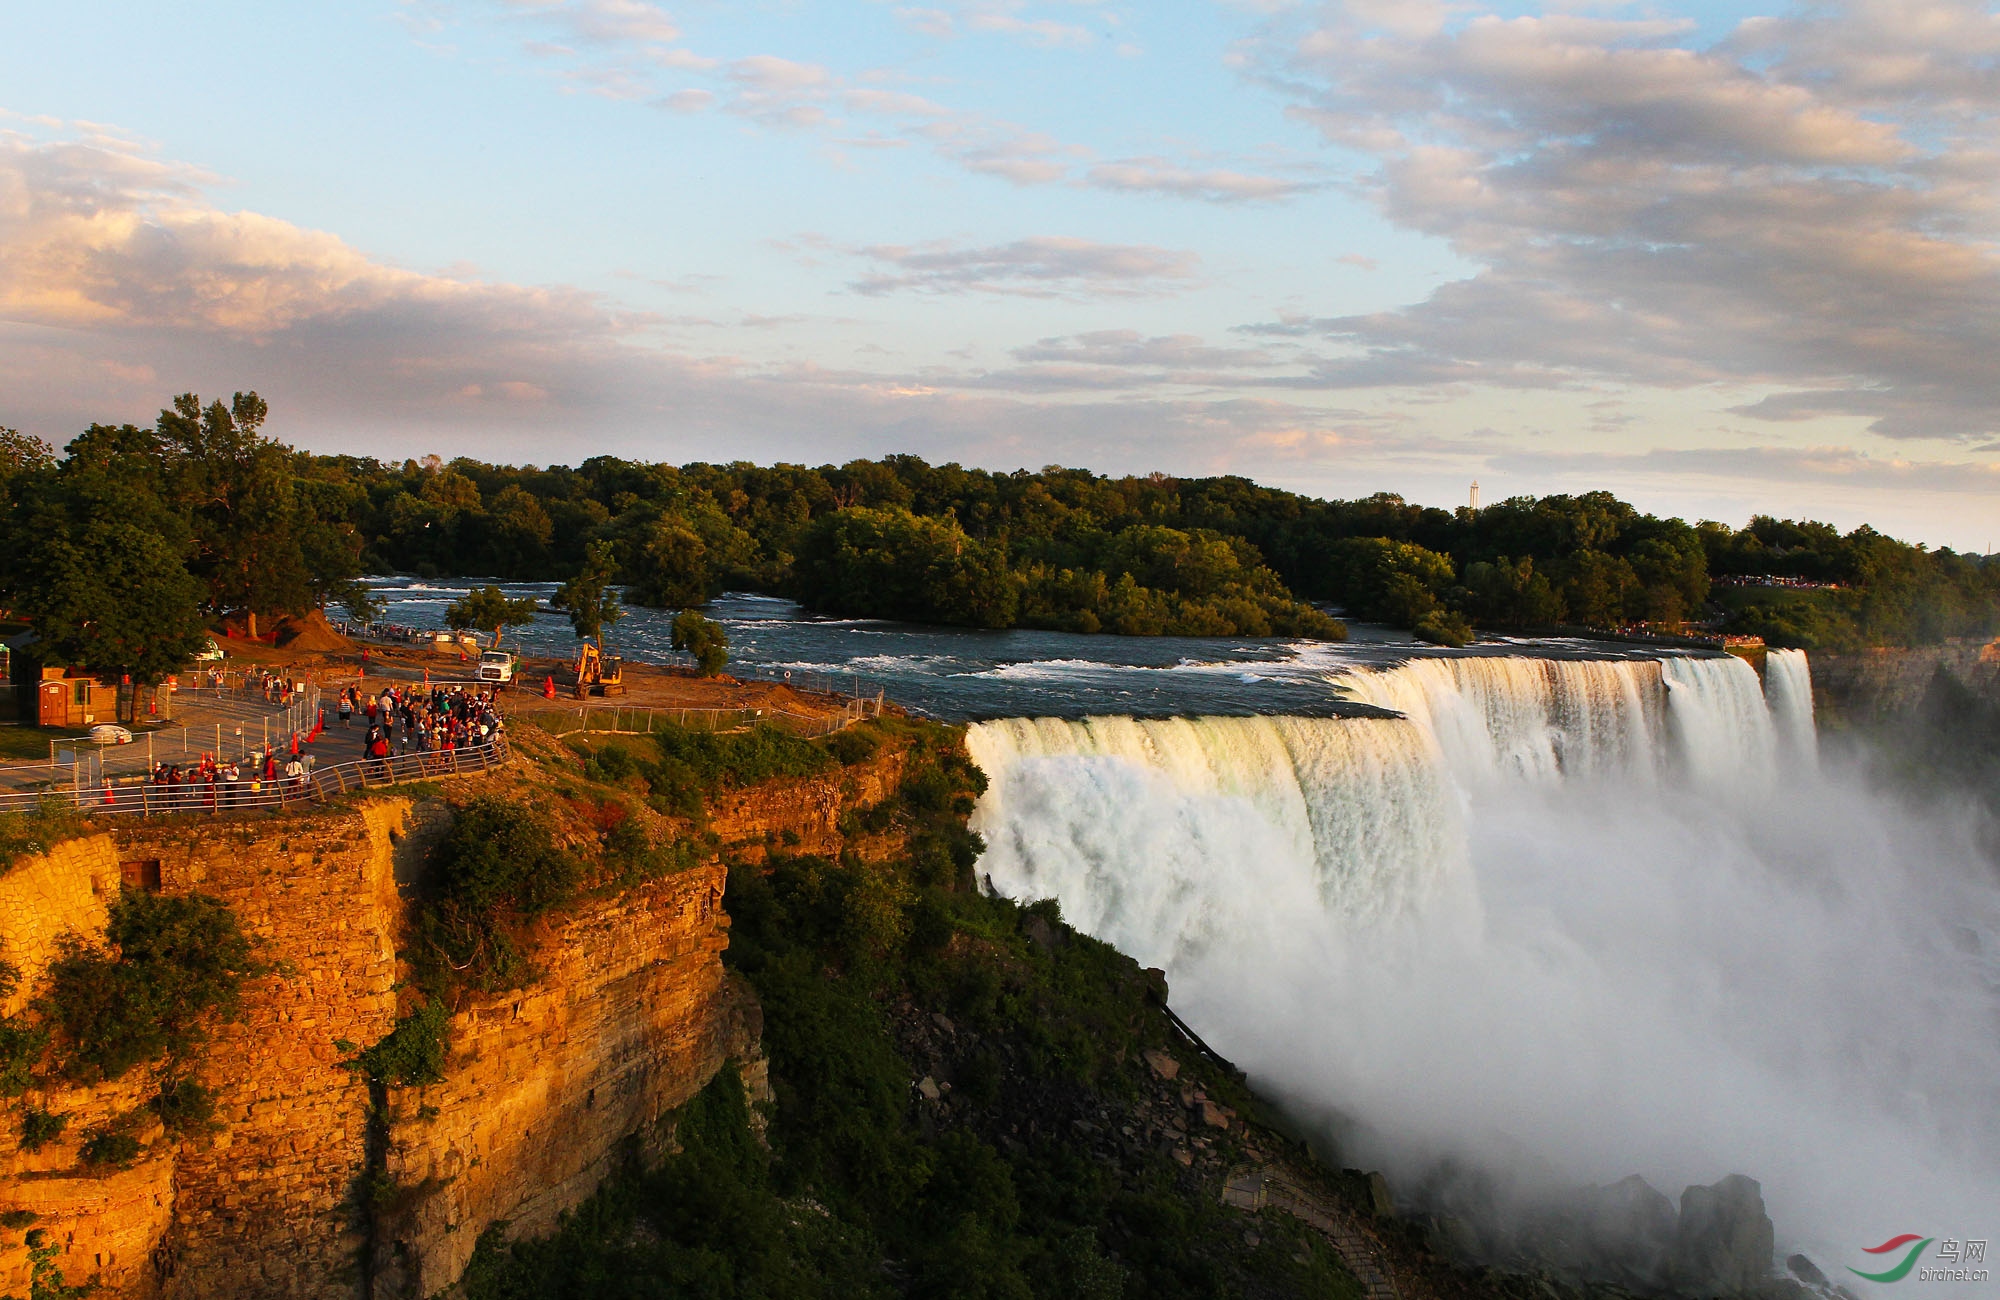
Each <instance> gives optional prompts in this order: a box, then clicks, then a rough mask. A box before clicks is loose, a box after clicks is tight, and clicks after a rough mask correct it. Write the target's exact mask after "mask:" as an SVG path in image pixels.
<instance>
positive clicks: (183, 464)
mask: <svg viewBox="0 0 2000 1300" xmlns="http://www.w3.org/2000/svg"><path fill="white" fill-rule="evenodd" d="M268 414H269V408H268V407H267V406H266V405H265V403H264V400H263V399H262V398H260V397H258V396H257V394H256V393H254V392H252V393H237V394H236V395H235V397H234V398H233V399H232V400H231V402H230V404H229V405H228V406H224V405H223V404H222V403H221V402H219V401H218V402H211V403H210V404H209V405H207V406H203V405H202V404H201V399H200V398H199V397H197V396H195V395H194V394H193V393H183V394H181V395H180V396H179V397H176V398H175V399H174V401H173V405H172V406H171V407H170V408H169V409H167V410H164V411H161V412H160V419H159V423H158V426H157V428H158V430H159V439H160V446H161V450H162V452H163V453H164V455H165V459H166V480H165V488H166V492H167V495H168V499H169V501H170V502H171V503H172V504H173V505H174V506H175V507H176V508H177V509H178V510H180V511H181V512H182V514H183V515H184V516H185V517H186V518H187V521H188V526H189V533H190V546H189V554H188V569H189V571H190V572H191V573H193V574H194V576H195V577H196V578H197V579H199V580H200V581H201V583H202V584H203V586H204V587H205V588H206V589H207V593H208V605H209V608H210V609H212V610H215V611H217V612H220V611H223V610H229V609H241V610H244V611H246V612H247V613H248V614H249V615H250V617H251V619H252V620H254V619H255V618H256V616H257V615H258V614H260V613H262V614H284V613H302V612H304V611H305V610H306V609H309V608H311V607H312V606H313V604H314V603H315V602H314V599H313V597H314V592H313V582H312V576H311V573H310V570H309V569H308V568H307V565H306V558H305V552H304V549H303V547H302V545H301V541H302V532H303V530H302V529H301V527H300V523H301V521H300V519H299V511H298V509H297V505H298V501H297V490H296V485H295V483H294V473H293V466H292V451H291V449H290V448H289V447H286V446H285V445H284V444H283V443H280V442H277V441H275V440H274V439H271V438H266V437H264V436H263V435H262V434H261V433H260V432H259V430H260V429H261V428H262V426H263V423H264V419H265V417H266V415H268ZM252 630H253V633H254V630H255V629H254V622H253V627H252Z"/></svg>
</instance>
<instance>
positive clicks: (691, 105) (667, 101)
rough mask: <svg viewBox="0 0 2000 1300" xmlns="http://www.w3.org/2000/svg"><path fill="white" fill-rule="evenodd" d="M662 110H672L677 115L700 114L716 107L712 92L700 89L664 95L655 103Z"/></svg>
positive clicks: (677, 91)
mask: <svg viewBox="0 0 2000 1300" xmlns="http://www.w3.org/2000/svg"><path fill="white" fill-rule="evenodd" d="M654 102H655V103H657V104H658V105H659V106H660V107H661V108H666V109H672V110H673V111H674V112H676V113H699V112H702V111H704V110H706V109H709V108H713V107H714V106H715V95H714V93H713V92H712V91H707V90H702V89H699V88H690V89H688V90H676V91H675V92H673V93H672V94H671V95H662V96H661V97H660V98H659V99H658V100H655V101H654Z"/></svg>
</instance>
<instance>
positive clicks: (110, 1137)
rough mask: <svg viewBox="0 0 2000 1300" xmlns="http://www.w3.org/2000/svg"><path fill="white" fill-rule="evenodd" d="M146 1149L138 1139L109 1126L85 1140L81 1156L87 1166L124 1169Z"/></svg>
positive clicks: (96, 1131)
mask: <svg viewBox="0 0 2000 1300" xmlns="http://www.w3.org/2000/svg"><path fill="white" fill-rule="evenodd" d="M145 1149H146V1147H145V1144H143V1143H142V1142H140V1141H139V1139H138V1138H135V1137H133V1136H132V1135H131V1134H130V1133H127V1132H125V1131H123V1130H122V1129H119V1128H115V1127H111V1126H108V1125H107V1126H106V1127H104V1128H100V1129H97V1130H95V1131H94V1132H92V1133H91V1135H90V1136H89V1137H87V1138H85V1139H84V1140H83V1150H82V1151H81V1152H80V1153H79V1154H80V1155H81V1156H82V1159H83V1163H85V1164H86V1165H115V1166H117V1167H118V1168H120V1169H123V1168H125V1167H126V1166H127V1165H130V1164H131V1163H132V1162H133V1161H134V1160H137V1159H138V1158H139V1155H140V1153H141V1152H143V1151H145Z"/></svg>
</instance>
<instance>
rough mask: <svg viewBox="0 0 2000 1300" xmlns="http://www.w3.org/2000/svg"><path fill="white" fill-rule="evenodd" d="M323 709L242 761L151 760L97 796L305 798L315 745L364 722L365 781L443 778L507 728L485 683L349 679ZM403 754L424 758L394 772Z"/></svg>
mask: <svg viewBox="0 0 2000 1300" xmlns="http://www.w3.org/2000/svg"><path fill="white" fill-rule="evenodd" d="M298 685H300V684H294V683H292V682H290V681H288V680H285V679H282V678H267V680H266V681H265V683H264V689H265V690H267V691H269V692H272V693H273V694H272V698H273V699H277V700H282V699H286V698H289V697H290V696H291V695H292V694H293V692H294V691H295V690H296V689H298ZM331 712H332V713H333V715H334V716H333V717H331V718H330V717H329V716H328V713H329V710H328V708H327V706H326V705H324V704H322V705H321V706H320V708H319V711H318V715H317V717H316V718H315V719H314V720H313V725H312V727H311V729H310V730H307V731H303V732H293V733H292V735H291V736H290V737H289V738H288V739H287V740H286V741H284V742H283V743H282V744H278V743H272V744H267V745H265V746H264V748H263V750H262V752H252V753H250V754H246V755H244V756H242V757H240V758H228V757H225V756H223V755H221V754H211V753H204V754H202V755H201V756H200V757H199V758H198V759H196V760H195V761H192V762H187V763H160V764H157V765H155V766H154V768H153V769H152V771H151V772H150V773H148V774H147V776H146V777H145V778H144V780H142V781H131V780H126V781H120V782H115V783H113V782H107V783H106V784H105V786H104V787H103V795H102V799H103V802H104V804H105V806H106V809H107V810H111V809H123V808H128V807H134V806H136V807H137V809H138V810H142V811H145V812H149V813H173V812H212V811H215V810H217V809H229V808H252V807H267V806H269V805H271V804H273V803H281V802H288V801H290V800H293V799H300V798H304V797H305V796H306V795H308V794H310V793H311V792H312V785H313V774H314V770H315V769H316V768H317V767H318V766H319V758H318V756H317V755H315V753H314V752H313V746H314V745H315V744H316V743H318V742H320V741H322V740H323V739H324V738H325V733H326V731H327V730H328V727H329V724H331V723H335V722H337V724H338V726H339V728H340V729H341V730H342V731H343V732H344V733H346V734H350V735H351V734H353V730H354V728H355V727H356V726H361V727H364V728H365V731H363V733H362V737H361V759H362V761H363V764H364V769H363V770H364V773H365V774H366V777H367V779H368V780H369V781H382V780H388V779H390V778H391V777H392V776H404V775H417V774H419V773H421V774H424V775H446V774H449V773H452V772H455V771H457V770H458V759H459V754H460V752H461V751H464V750H477V749H481V748H483V747H484V746H487V745H490V744H492V743H493V742H494V740H495V739H496V738H497V737H498V736H499V735H500V733H501V732H502V731H503V730H504V729H505V727H506V722H505V720H504V719H503V718H502V716H501V713H500V708H499V704H498V701H497V699H496V698H495V692H494V691H493V690H492V689H491V688H487V687H473V688H467V687H466V686H463V685H450V686H444V685H439V686H430V685H424V686H418V685H416V684H415V683H411V684H409V685H395V686H387V687H384V688H382V689H381V690H379V691H370V690H368V689H366V688H365V686H362V685H355V686H349V687H345V688H343V689H342V690H341V692H340V694H339V697H338V698H337V699H336V700H335V702H334V704H333V706H332V710H331ZM410 754H415V755H420V756H422V757H421V758H420V759H419V760H418V762H417V763H415V764H414V765H412V766H413V767H414V769H415V770H414V771H400V770H396V768H397V765H395V764H393V763H392V760H394V759H396V758H399V757H401V756H403V755H410ZM345 786H346V783H345V782H343V783H342V788H345Z"/></svg>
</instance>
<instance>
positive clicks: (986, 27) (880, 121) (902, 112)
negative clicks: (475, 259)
mask: <svg viewBox="0 0 2000 1300" xmlns="http://www.w3.org/2000/svg"><path fill="white" fill-rule="evenodd" d="M1043 8H1047V7H1046V6H1044V7H1043ZM1061 8H1062V9H1063V10H1064V11H1066V12H1068V13H1070V14H1072V15H1073V14H1074V13H1075V12H1076V11H1077V10H1078V9H1087V10H1089V11H1090V13H1091V16H1092V17H1094V18H1095V19H1097V20H1099V21H1101V22H1103V23H1104V24H1105V25H1106V26H1107V27H1116V26H1117V25H1119V24H1120V23H1122V22H1123V16H1122V14H1121V13H1120V12H1119V11H1118V10H1117V9H1115V8H1112V7H1109V6H1105V5H1099V4H1095V3H1091V0H1076V2H1075V3H1071V4H1069V5H1066V6H1061ZM894 12H895V16H896V18H897V19H898V20H899V21H901V22H902V23H904V24H905V25H906V26H910V27H912V28H913V29H915V30H919V31H921V32H923V33H924V34H926V35H929V36H932V37H935V38H940V39H949V38H952V37H956V36H960V35H963V34H966V33H988V34H998V35H1004V36H1009V37H1016V38H1020V39H1023V40H1026V41H1028V42H1029V43H1031V44H1033V45H1036V46H1038V47H1041V48H1045V49H1049V48H1059V47H1077V46H1082V45H1094V44H1097V43H1099V42H1098V38H1097V36H1096V35H1095V34H1094V33H1093V31H1092V30H1091V29H1090V28H1088V27H1085V26H1082V25H1080V24H1078V23H1075V22H1070V21H1065V20H1062V19H1058V18H1055V17H1051V16H1049V15H1048V14H1047V13H1043V12H1041V10H1040V9H1031V7H1030V6H1029V5H1027V4H1025V3H1021V2H1019V0H969V2H967V3H948V4H945V5H940V6H932V7H922V6H917V7H902V8H898V9H896V10H895V11H894ZM479 14H486V15H490V16H498V17H499V18H500V19H501V20H502V21H503V22H505V23H508V24H511V25H512V26H513V27H515V28H520V29H525V30H526V31H529V32H533V33H536V34H535V35H531V36H529V37H527V38H526V39H525V40H524V41H523V42H522V48H524V49H525V50H527V51H528V52H529V53H530V54H531V55H533V56H534V57H535V58H537V59H538V60H540V61H543V62H545V63H552V64H553V65H555V66H556V67H558V68H559V69H560V71H559V74H558V75H560V76H561V77H562V79H563V80H564V82H565V83H566V84H568V85H570V86H572V87H574V88H578V89H581V90H584V91H587V92H589V93H591V94H595V95H601V96H603V97H606V98H610V99H619V100H630V101H637V102H642V103H648V104H652V105H654V106H656V107H660V108H665V109H669V110H673V111H677V112H687V113H693V112H700V111H704V110H706V109H708V108H711V107H715V106H718V105H719V106H721V107H722V108H724V109H726V110H727V111H728V112H731V113H733V114H735V115H737V116H739V117H742V118H746V119H748V120H750V121H752V122H754V123H756V124H757V125H759V126H762V127H765V128H768V129H772V130H785V131H821V130H823V131H825V132H827V133H828V137H829V139H830V141H831V142H832V143H834V144H836V145H840V146H843V147H850V148H862V149H871V150H881V149H892V148H898V147H907V146H911V145H919V146H926V147H928V148H929V149H930V150H931V151H932V152H933V153H935V154H936V155H937V156H938V157H940V158H943V159H945V160H946V161H948V162H950V163H952V164H953V165H955V166H958V167H962V168H964V169H965V170H966V171H969V172H971V173H973V174H975V175H980V176H991V177H994V178H996V179H999V180H1003V181H1006V182H1008V183H1010V184H1014V185H1021V186H1040V185H1071V186H1077V187H1080V188H1087V189H1100V190H1106V191H1111V192H1117V193H1126V194H1147V195H1154V196H1159V197H1165V198H1179V199H1193V200H1197V201H1204V202H1215V203H1240V202H1245V201H1251V202H1255V201H1280V200H1285V199H1290V198H1293V197H1296V196H1297V195H1299V194H1301V193H1304V192H1306V191H1308V190H1311V189H1314V188H1317V187H1318V184H1319V182H1318V180H1317V179H1316V173H1315V172H1314V169H1311V168H1304V167H1301V166H1300V165H1297V164H1294V165H1292V166H1290V167H1289V168H1288V169H1285V170H1288V171H1289V172H1291V173H1293V174H1288V175H1275V174H1266V173H1265V172H1263V171H1260V170H1258V169H1256V168H1255V167H1252V166H1249V165H1246V164H1245V163H1243V162H1242V161H1240V160H1235V161H1232V160H1231V159H1228V158H1197V157H1189V158H1173V157H1165V156H1157V155H1149V156H1141V157H1130V158H1115V159H1106V158H1102V157H1100V156H1099V154H1098V152H1097V151H1095V150H1093V149H1091V148H1089V147H1087V146H1084V145H1081V144H1078V143H1075V142H1073V141H1067V140H1063V139H1060V138H1058V137H1056V136H1054V135H1051V134H1049V133H1048V132H1045V131H1038V130H1035V129H1033V128H1031V127H1027V126H1023V125H1021V124H1020V123H1017V122H1011V121H1007V120H1005V119H1003V118H999V117H996V116H993V115H991V114H987V113H980V112H974V111H969V110H964V109H958V108H953V107H951V106H948V105H945V104H941V103H938V102H937V101H935V100H932V99H927V98H925V97H923V96H920V95H915V94H910V93H906V92H902V91H895V90H888V89H884V88H883V87H881V86H879V85H870V84H866V82H867V81H868V78H869V76H870V75H876V76H879V75H883V74H880V73H879V72H878V73H877V74H863V75H862V76H860V77H854V76H849V75H846V74H843V73H840V72H837V71H835V70H834V69H832V68H829V67H827V66H825V65H822V64H818V63H811V62H803V61H799V60H793V59H787V58H781V57H779V56H777V55H772V54H757V55H751V56H748V57H745V58H738V59H733V60H722V59H716V58H713V57H709V56H705V55H701V54H698V53H696V52H694V51H692V50H690V49H688V48H686V47H685V46H684V45H683V44H682V43H681V32H680V30H679V28H678V26H677V25H676V24H675V23H674V22H673V20H672V19H671V17H670V16H669V15H667V14H666V13H665V12H664V11H662V10H660V9H658V8H657V7H655V6H652V5H649V4H645V3H642V0H487V3H486V4H485V5H484V6H473V7H470V8H467V9H464V10H458V9H453V8H447V7H445V6H442V5H440V4H436V3H428V4H425V5H423V6H422V8H421V9H420V10H413V11H411V12H408V13H406V14H405V15H404V17H405V20H406V22H407V23H408V24H409V25H411V26H412V27H413V28H418V29H420V30H421V31H422V32H423V34H424V35H425V36H429V35H431V34H433V33H435V32H436V31H439V30H441V29H443V28H444V27H445V26H446V25H447V24H448V23H449V22H450V21H453V20H454V19H460V20H462V19H463V18H465V17H468V16H474V17H476V16H477V15H479ZM691 78H702V79H705V80H706V82H707V84H706V85H689V84H688V82H689V80H690V79H691ZM854 119H862V121H860V122H857V121H855V120H854ZM867 119H877V121H876V122H875V123H873V124H871V123H869V122H868V121H867ZM835 156H839V155H838V154H836V155H835ZM1302 176H1303V179H1302Z"/></svg>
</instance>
